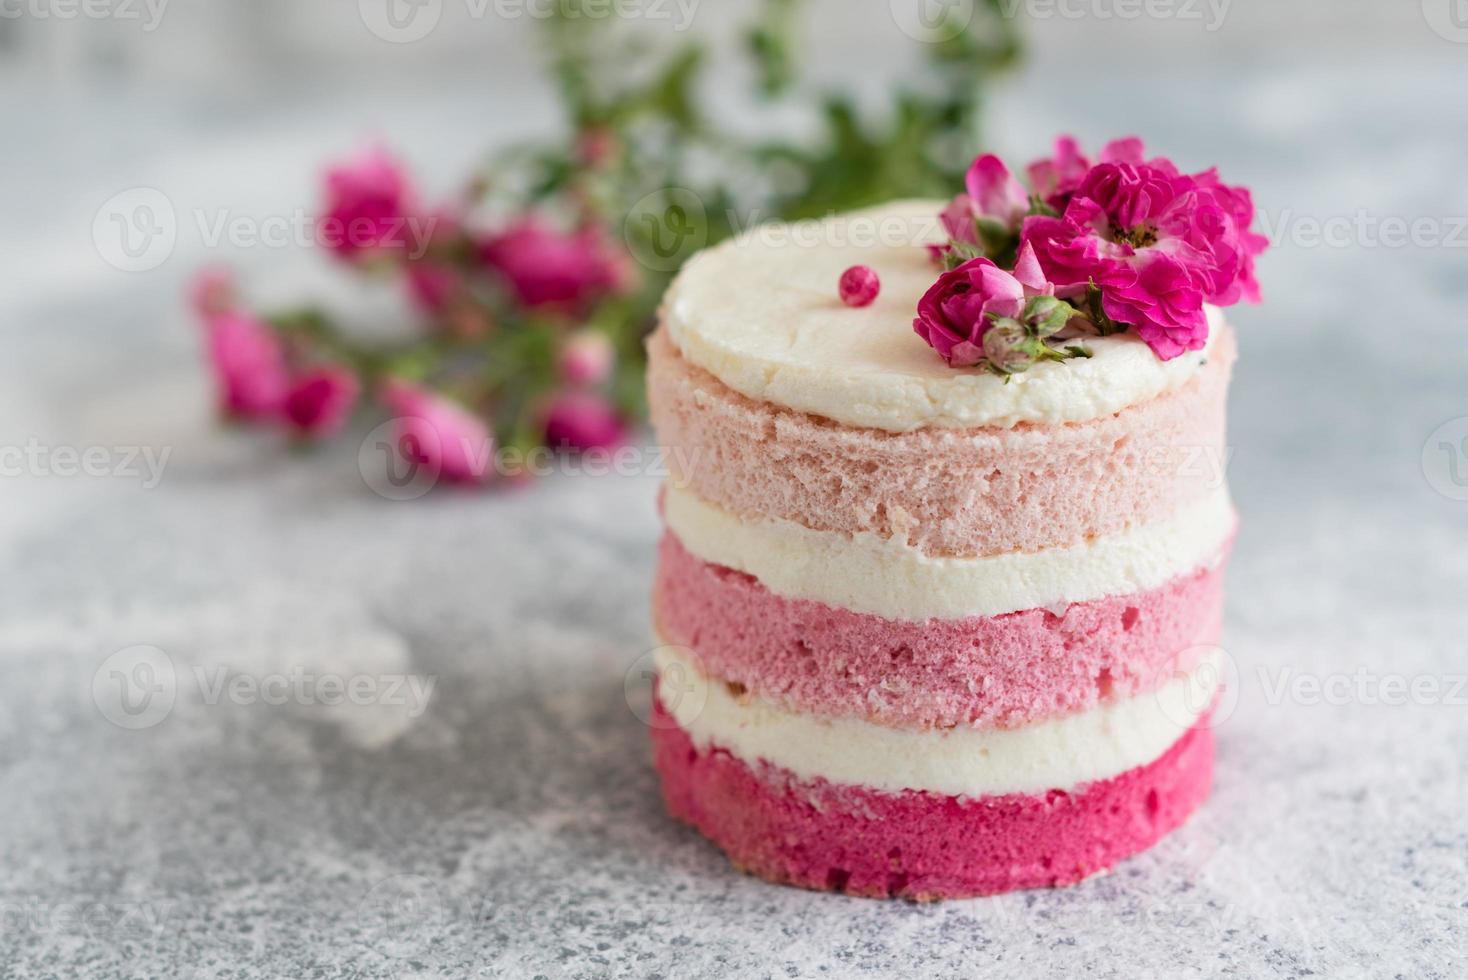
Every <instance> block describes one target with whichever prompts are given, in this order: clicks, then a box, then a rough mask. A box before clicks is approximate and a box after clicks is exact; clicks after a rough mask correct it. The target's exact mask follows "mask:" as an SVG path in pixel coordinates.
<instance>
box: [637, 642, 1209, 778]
mask: <svg viewBox="0 0 1468 980" xmlns="http://www.w3.org/2000/svg"><path fill="white" fill-rule="evenodd" d="M655 656H656V660H657V665H658V670H659V676H660V677H661V678H662V682H661V683H660V684H659V685H658V697H659V700H660V701H662V703H663V707H664V708H666V709H667V711H668V713H669V714H671V715H672V716H673V718H674V719H675V720H676V721H677V722H678V725H679V727H681V728H682V729H683V730H684V731H686V732H687V733H688V735H689V737H691V738H692V739H693V741H694V744H696V745H699V746H708V745H714V746H717V747H719V748H721V749H724V750H725V751H728V752H730V753H732V754H733V755H735V756H737V757H738V758H739V759H742V760H743V761H744V762H746V763H750V764H753V763H756V762H759V761H760V760H764V761H766V762H768V763H770V764H772V765H776V766H779V767H781V768H783V769H787V770H789V771H790V772H792V773H794V774H795V776H796V777H798V778H800V779H807V780H809V779H815V778H817V777H819V778H823V779H826V780H828V781H830V782H832V783H836V784H840V785H847V786H864V787H866V788H868V789H874V790H880V791H883V792H888V793H900V792H902V791H903V790H925V791H927V792H930V793H941V794H943V795H945V796H971V797H972V796H994V795H1000V794H1004V793H1043V792H1045V791H1046V790H1052V789H1062V790H1068V789H1071V788H1073V787H1075V786H1077V785H1079V784H1081V783H1087V782H1091V781H1093V780H1097V779H1110V778H1111V777H1113V776H1119V775H1121V774H1122V773H1124V772H1127V771H1128V770H1130V769H1135V768H1137V767H1138V766H1144V765H1146V764H1147V763H1149V762H1153V761H1155V760H1156V759H1158V758H1160V757H1161V756H1162V754H1163V753H1164V752H1166V751H1167V750H1168V748H1170V747H1171V746H1172V744H1173V743H1174V742H1176V741H1177V740H1178V739H1179V738H1181V737H1182V736H1183V734H1184V733H1185V732H1187V730H1188V729H1189V728H1192V727H1193V725H1195V724H1196V723H1197V722H1198V719H1199V718H1201V717H1202V716H1203V713H1204V712H1206V711H1207V710H1208V707H1209V705H1211V704H1212V702H1213V699H1214V695H1215V694H1216V692H1217V689H1218V678H1219V676H1220V674H1221V668H1220V661H1219V660H1218V654H1216V653H1215V654H1212V655H1211V656H1210V658H1209V659H1207V660H1205V661H1203V663H1201V664H1200V665H1199V666H1198V667H1197V668H1196V669H1195V670H1194V671H1193V672H1192V673H1191V674H1182V673H1179V674H1177V675H1175V676H1173V677H1172V678H1170V679H1168V680H1167V682H1166V683H1164V684H1163V685H1162V686H1161V687H1159V688H1158V689H1157V690H1156V691H1154V692H1152V693H1150V694H1139V695H1137V696H1135V697H1132V698H1128V699H1126V700H1122V701H1112V702H1107V703H1105V704H1101V705H1097V706H1096V707H1094V708H1091V709H1089V710H1087V711H1083V712H1080V713H1078V714H1072V715H1064V716H1061V717H1058V718H1051V719H1048V720H1045V721H1040V722H1036V723H1035V724H1032V725H1026V726H1024V727H1023V728H1013V729H998V728H978V729H975V728H954V729H928V730H915V729H913V730H908V729H897V728H886V727H883V726H881V725H876V724H873V723H872V722H869V721H863V720H861V719H859V718H824V717H821V716H818V715H807V714H795V713H792V712H789V711H786V710H784V709H782V708H778V707H776V706H774V705H772V704H770V703H769V702H767V701H761V700H759V699H756V698H737V697H735V696H734V695H733V694H731V693H730V692H729V689H728V687H727V686H726V685H724V684H720V683H710V682H709V680H708V679H707V678H706V677H705V676H704V675H703V674H702V673H701V672H700V670H699V668H698V663H697V660H696V655H694V654H693V652H692V651H690V650H687V649H686V648H683V647H673V646H664V647H661V648H660V649H658V651H657V652H656V655H655Z"/></svg>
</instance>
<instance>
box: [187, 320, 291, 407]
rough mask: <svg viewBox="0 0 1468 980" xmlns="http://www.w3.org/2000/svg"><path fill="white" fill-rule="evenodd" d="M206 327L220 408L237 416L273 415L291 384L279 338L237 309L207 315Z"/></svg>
mask: <svg viewBox="0 0 1468 980" xmlns="http://www.w3.org/2000/svg"><path fill="white" fill-rule="evenodd" d="M204 329H205V344H206V349H207V353H208V357H209V366H210V369H211V371H212V372H213V374H214V381H215V386H216V389H217V391H218V396H219V406H220V409H221V410H222V411H223V412H224V413H225V414H226V415H228V416H230V417H231V418H236V419H261V418H269V417H273V416H275V415H276V414H277V413H278V412H279V411H280V408H281V405H282V403H283V402H284V400H285V394H286V388H287V385H288V383H289V375H288V373H287V371H286V364H285V351H284V348H283V347H282V345H281V342H280V337H279V336H277V335H276V333H275V331H274V330H272V329H271V328H270V326H269V325H268V324H266V323H263V322H262V321H260V320H257V319H256V318H255V317H254V316H252V315H251V314H249V313H245V312H240V311H234V310H228V311H225V312H222V313H214V314H212V315H210V316H208V317H206V318H205V320H204Z"/></svg>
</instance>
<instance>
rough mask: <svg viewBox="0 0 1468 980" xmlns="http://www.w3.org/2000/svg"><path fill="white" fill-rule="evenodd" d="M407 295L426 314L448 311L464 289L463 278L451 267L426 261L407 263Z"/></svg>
mask: <svg viewBox="0 0 1468 980" xmlns="http://www.w3.org/2000/svg"><path fill="white" fill-rule="evenodd" d="M407 277H408V295H410V296H411V297H412V298H413V302H414V303H415V304H417V306H418V307H419V308H420V309H422V310H424V311H425V312H428V313H433V314H438V313H442V312H444V310H446V309H448V307H449V305H450V304H451V303H452V302H453V301H454V300H455V299H457V298H458V296H459V295H460V293H461V292H462V291H463V288H464V277H463V276H462V275H461V274H460V273H459V270H458V269H455V268H453V267H452V266H447V265H439V264H438V263H436V262H431V261H427V260H423V261H418V262H409V263H408V272H407Z"/></svg>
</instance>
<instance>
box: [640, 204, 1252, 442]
mask: <svg viewBox="0 0 1468 980" xmlns="http://www.w3.org/2000/svg"><path fill="white" fill-rule="evenodd" d="M943 207H944V202H942V201H899V202H895V203H892V204H888V205H885V206H883V207H879V208H873V209H871V210H868V211H859V212H855V213H852V214H847V215H840V216H837V217H834V218H829V219H826V220H824V221H811V222H804V223H796V224H771V225H761V226H757V227H755V228H752V229H750V230H748V231H747V232H745V233H744V234H742V235H740V236H738V237H736V238H734V239H731V240H729V241H727V242H724V243H723V244H721V245H718V246H716V247H714V248H712V249H709V250H707V251H705V252H702V253H700V254H699V255H697V256H695V257H694V258H693V259H692V260H691V261H690V262H689V263H687V264H686V265H685V266H684V268H683V271H682V272H681V273H680V274H679V276H678V278H677V279H676V280H675V281H674V283H673V284H672V286H671V287H670V288H669V290H668V293H667V296H666V298H665V300H664V303H663V323H664V324H665V326H666V328H667V331H668V334H669V336H670V337H671V338H672V341H673V343H674V344H675V345H677V347H678V349H679V350H680V351H681V352H682V354H683V356H684V357H686V358H687V359H688V360H689V361H691V362H692V363H694V364H697V365H698V366H699V367H701V368H703V369H704V370H706V371H708V372H710V373H711V374H713V375H714V376H715V377H716V378H718V379H719V380H720V381H722V382H723V383H724V384H726V385H728V386H729V387H730V388H733V389H734V390H735V391H737V392H739V393H740V394H743V395H746V396H748V397H750V398H753V399H756V400H758V401H767V402H774V403H775V404H778V405H784V406H787V407H789V408H793V409H796V410H798V411H802V412H810V413H812V414H814V415H820V416H824V417H825V418H829V419H834V420H835V421H837V422H841V423H843V424H846V425H852V426H863V427H870V428H876V429H884V430H887V431H890V432H906V431H909V430H912V429H917V428H922V427H924V426H938V427H957V428H974V427H979V426H999V427H1004V428H1008V427H1010V426H1013V425H1015V424H1017V423H1019V422H1040V423H1046V424H1052V425H1053V424H1059V423H1064V422H1083V421H1088V420H1090V419H1095V418H1101V417H1103V416H1106V415H1111V414H1114V413H1116V412H1119V411H1121V410H1122V409H1125V408H1127V407H1129V406H1131V405H1137V404H1140V403H1142V402H1145V401H1148V400H1150V399H1152V398H1155V397H1157V396H1158V395H1161V394H1164V393H1165V392H1168V391H1173V390H1175V389H1177V388H1180V387H1182V386H1183V385H1184V384H1186V383H1187V382H1188V381H1189V380H1190V379H1191V378H1192V377H1193V376H1194V375H1196V374H1197V373H1198V370H1199V368H1200V367H1201V366H1202V365H1203V363H1204V361H1205V360H1206V359H1207V356H1208V348H1205V349H1203V350H1201V351H1193V352H1190V353H1187V354H1184V355H1182V356H1181V357H1177V358H1174V359H1173V360H1170V361H1163V360H1159V359H1158V357H1157V355H1155V354H1153V353H1152V351H1151V349H1150V348H1148V347H1147V345H1146V344H1145V343H1143V342H1142V341H1141V340H1139V339H1138V338H1136V337H1135V336H1132V335H1129V334H1120V335H1115V336H1111V337H1100V338H1089V339H1086V340H1085V341H1084V343H1085V345H1086V346H1087V347H1089V348H1090V350H1091V351H1092V354H1093V355H1094V356H1093V357H1092V358H1090V359H1089V360H1079V359H1078V360H1071V361H1066V362H1064V363H1056V362H1050V363H1044V364H1038V365H1036V366H1035V367H1033V368H1032V369H1030V370H1029V371H1028V372H1026V373H1024V374H1020V375H1016V376H1014V377H1013V378H1011V379H1010V381H1009V382H1008V383H1007V384H1006V383H1005V382H1004V380H1003V379H1001V378H998V377H996V376H994V375H992V374H989V373H986V372H983V371H980V370H978V369H976V368H964V369H954V368H950V367H949V366H948V365H947V364H945V363H943V361H942V360H941V359H940V358H939V357H938V355H937V354H936V353H935V352H934V351H933V349H932V348H931V347H929V346H928V345H927V344H926V343H925V342H924V341H923V340H922V339H921V338H920V337H918V336H917V334H915V333H914V332H913V328H912V321H913V317H914V316H915V315H916V313H917V304H918V299H919V298H920V297H921V296H922V295H923V293H925V292H926V291H927V290H928V288H929V287H930V286H932V285H933V283H934V282H935V281H936V280H937V278H938V272H939V270H938V268H937V267H936V266H935V265H934V264H933V262H932V259H931V258H930V256H929V253H928V249H927V248H926V246H927V245H929V244H937V243H941V242H942V241H944V240H945V236H944V232H943V229H942V225H941V223H940V222H939V220H938V214H939V212H940V211H942V209H943ZM853 265H868V266H871V267H872V269H874V270H875V271H876V272H877V275H878V276H879V277H880V279H881V281H882V291H881V294H880V295H879V296H878V297H877V300H876V302H874V303H873V304H872V305H870V306H867V307H864V308H861V309H852V308H849V307H847V306H845V305H843V304H842V302H841V299H840V297H839V295H838V292H837V281H838V280H839V278H840V276H841V273H842V272H843V271H844V270H845V269H847V268H848V267H850V266H853ZM1207 313H1208V320H1209V325H1210V330H1209V344H1210V346H1211V344H1212V340H1213V338H1215V337H1217V335H1218V333H1219V332H1220V331H1221V330H1222V329H1224V321H1223V315H1222V313H1220V311H1218V310H1217V309H1214V308H1212V307H1209V308H1208V310H1207Z"/></svg>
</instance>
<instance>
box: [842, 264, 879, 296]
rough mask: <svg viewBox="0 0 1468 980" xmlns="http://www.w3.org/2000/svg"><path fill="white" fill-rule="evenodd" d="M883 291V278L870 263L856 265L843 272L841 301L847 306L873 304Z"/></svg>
mask: <svg viewBox="0 0 1468 980" xmlns="http://www.w3.org/2000/svg"><path fill="white" fill-rule="evenodd" d="M881 291H882V280H881V279H879V278H877V273H876V271H875V270H873V269H872V267H871V266H869V265H854V266H852V267H851V268H849V269H847V270H846V271H845V272H843V273H841V302H843V303H845V304H846V305H847V306H871V305H872V303H873V302H874V301H875V300H876V298H877V294H878V293H880V292H881Z"/></svg>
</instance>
